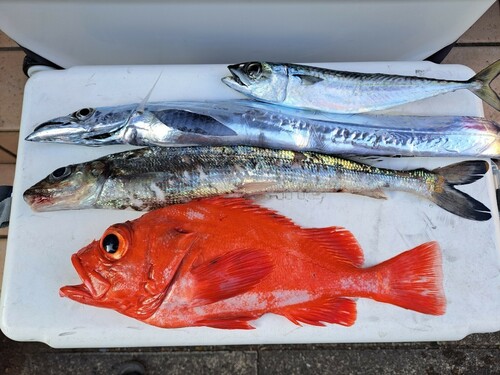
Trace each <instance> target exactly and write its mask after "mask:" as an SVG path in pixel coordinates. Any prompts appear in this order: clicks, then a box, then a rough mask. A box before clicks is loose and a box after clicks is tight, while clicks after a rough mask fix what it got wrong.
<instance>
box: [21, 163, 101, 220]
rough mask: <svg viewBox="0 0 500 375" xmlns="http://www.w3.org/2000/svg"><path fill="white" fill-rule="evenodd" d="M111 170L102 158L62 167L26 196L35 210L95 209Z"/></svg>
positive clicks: (25, 194)
mask: <svg viewBox="0 0 500 375" xmlns="http://www.w3.org/2000/svg"><path fill="white" fill-rule="evenodd" d="M108 173H109V171H108V168H107V166H106V164H105V163H104V162H102V161H100V160H95V161H92V162H88V163H81V164H74V165H69V166H67V167H61V168H58V169H56V170H55V171H54V172H52V173H51V174H50V175H48V176H47V177H46V178H44V179H43V180H41V181H40V182H38V183H36V184H35V185H33V186H32V187H30V188H29V189H28V190H26V191H25V192H24V195H23V198H24V200H25V201H26V203H28V204H29V205H30V206H31V208H32V209H33V210H35V211H57V210H72V209H83V208H92V207H93V206H94V204H95V202H96V200H97V199H98V198H99V194H100V192H101V190H102V187H103V185H104V181H105V180H106V178H107V176H108Z"/></svg>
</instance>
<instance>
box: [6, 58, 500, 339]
mask: <svg viewBox="0 0 500 375" xmlns="http://www.w3.org/2000/svg"><path fill="white" fill-rule="evenodd" d="M321 65H322V66H325V67H330V68H336V69H346V70H358V71H366V72H386V73H396V74H409V75H425V76H428V77H436V78H447V79H467V78H469V77H470V76H472V75H473V72H472V71H471V70H470V69H469V68H466V67H463V66H457V65H435V64H432V63H425V62H414V63H403V62H399V63H386V62H384V63H350V64H347V63H345V64H340V63H337V64H321ZM226 74H227V70H226V65H170V66H109V67H102V66H86V67H76V68H71V69H68V70H65V71H46V72H39V73H36V74H35V75H34V76H33V77H32V78H30V79H29V81H28V84H27V86H26V90H25V97H24V106H23V113H22V124H21V136H20V139H21V140H20V145H19V153H18V159H17V168H16V177H15V183H14V192H13V206H12V214H11V224H10V232H9V239H8V247H7V256H6V263H5V273H4V280H3V287H2V295H1V304H0V315H1V321H0V323H1V329H2V331H3V332H4V333H5V334H6V335H7V336H8V337H10V338H12V339H14V340H20V341H42V342H45V343H47V344H49V345H51V346H53V347H66V348H68V347H116V346H126V347H131V346H155V345H215V344H217V345H226V344H264V343H334V342H391V341H422V340H433V341H434V340H458V339H461V338H463V337H464V336H466V335H467V334H469V333H473V332H492V331H496V330H499V329H500V314H499V313H498V312H499V311H500V293H499V292H500V251H499V228H500V227H499V218H498V211H497V203H496V198H495V183H494V175H493V174H492V170H491V169H490V171H489V172H488V173H487V174H486V175H485V177H484V178H482V179H480V180H478V181H476V182H474V183H473V184H471V185H466V186H463V187H462V186H461V187H460V189H461V190H463V191H465V192H467V193H468V194H470V195H472V196H473V197H474V198H476V199H478V200H480V201H481V202H483V203H484V204H486V205H487V206H488V207H489V208H490V209H491V211H492V213H493V217H492V219H490V220H489V221H486V222H475V221H470V220H466V219H462V218H460V217H457V216H455V215H453V214H450V213H448V212H446V211H444V210H442V209H441V208H439V207H437V206H436V205H434V204H432V203H431V202H429V201H426V200H423V199H420V198H418V197H416V196H413V195H410V194H406V193H402V192H391V193H389V199H388V200H376V199H372V198H368V197H363V196H356V195H350V194H340V193H331V194H270V195H268V196H267V197H266V198H265V199H264V200H262V201H261V203H263V204H264V205H265V206H267V207H270V208H273V209H276V210H278V211H279V212H280V213H282V214H284V215H286V216H288V217H290V218H291V219H293V220H294V221H295V222H296V223H298V224H300V225H303V226H306V227H325V226H331V225H336V226H344V227H346V228H347V229H349V230H350V231H352V232H353V234H354V235H355V237H356V238H357V239H358V240H359V242H360V244H361V246H362V248H363V249H364V253H365V258H366V263H365V266H371V265H375V264H377V263H380V262H382V261H384V260H386V259H388V258H390V257H392V256H395V255H396V254H399V253H401V252H403V251H405V250H407V249H410V248H413V247H415V246H417V245H419V244H421V243H424V242H426V241H430V240H436V241H438V242H439V244H440V246H441V249H442V256H443V269H444V289H445V293H446V298H447V302H448V306H447V311H446V314H445V315H443V316H429V315H424V314H419V313H416V312H413V311H409V310H405V309H402V308H399V307H396V306H393V305H389V304H383V303H379V302H375V301H372V300H368V299H359V300H358V302H357V304H358V318H357V321H356V323H355V324H354V325H353V326H352V327H342V326H338V325H327V326H326V327H313V326H308V325H304V326H302V327H299V326H296V325H294V324H292V323H291V322H289V321H287V320H286V319H285V318H283V317H280V316H277V315H272V314H267V315H265V316H263V317H262V318H260V319H258V320H256V321H255V322H254V323H253V324H254V325H255V326H256V329H255V330H250V331H242V330H222V329H213V328H205V327H197V328H182V329H161V328H157V327H153V326H149V325H146V324H144V323H142V322H140V321H137V320H134V319H132V318H129V317H126V316H124V315H120V314H119V313H117V312H115V311H113V310H107V309H102V308H97V307H92V306H87V305H83V304H79V303H77V302H74V301H72V300H70V299H68V298H61V297H59V288H60V287H61V286H63V285H69V284H77V283H79V282H80V280H79V278H78V275H77V273H76V272H75V270H74V269H73V266H72V265H71V262H70V257H71V254H73V253H75V252H76V251H77V250H79V249H80V248H82V247H83V246H85V245H87V244H88V243H89V242H91V241H92V240H93V239H96V238H99V237H100V236H101V234H102V233H103V231H104V230H105V229H106V228H107V227H108V226H109V225H111V224H114V223H117V222H123V221H125V220H128V219H133V218H137V217H139V216H140V215H141V213H138V212H132V211H113V210H81V211H65V212H45V213H37V212H34V211H32V210H31V209H30V207H29V206H28V205H27V204H26V203H25V202H24V201H23V199H22V194H23V192H24V190H25V189H27V188H28V187H30V186H31V185H32V184H34V183H35V182H37V181H39V180H40V179H42V178H44V177H45V176H46V175H48V174H49V173H51V172H52V171H53V170H54V169H56V168H58V167H60V166H63V165H66V164H71V163H76V162H82V161H86V160H90V159H94V158H97V157H100V156H102V155H105V154H109V153H113V152H119V151H122V150H126V149H130V148H131V147H127V146H118V147H113V146H106V147H102V148H87V147H82V146H74V145H61V144H39V143H31V142H26V141H24V140H23V139H24V137H25V136H26V135H28V134H29V133H30V132H31V131H32V130H33V128H34V126H35V125H36V124H37V123H40V122H42V121H46V120H48V119H50V118H53V117H57V116H60V115H65V114H67V113H70V112H72V111H75V110H76V109H79V108H82V107H87V106H106V105H116V104H125V103H134V102H139V101H141V100H142V99H143V98H144V97H145V96H146V95H147V94H148V92H149V91H150V90H151V88H152V87H153V85H154V83H155V82H156V80H157V79H158V78H159V81H158V83H157V85H156V87H155V88H154V90H153V92H152V97H151V98H150V100H151V101H161V100H209V99H231V98H239V97H240V95H239V94H238V93H236V92H233V91H232V90H231V89H229V88H228V87H226V86H225V85H223V84H222V83H221V82H220V78H221V77H222V76H224V75H226ZM389 112H390V113H393V114H422V115H474V116H482V115H483V111H482V104H481V101H480V100H479V99H478V98H476V97H475V96H474V95H473V94H471V93H470V92H468V91H459V92H455V93H450V94H446V95H442V96H439V97H435V98H432V99H428V100H424V101H420V102H417V103H413V104H409V105H406V106H401V107H398V108H395V109H392V110H390V111H389ZM456 161H458V160H457V159H452V158H395V159H390V158H388V159H385V160H383V161H381V162H379V163H378V165H380V166H386V167H391V168H416V167H425V168H429V169H432V168H435V167H438V166H441V165H446V164H450V163H453V162H456Z"/></svg>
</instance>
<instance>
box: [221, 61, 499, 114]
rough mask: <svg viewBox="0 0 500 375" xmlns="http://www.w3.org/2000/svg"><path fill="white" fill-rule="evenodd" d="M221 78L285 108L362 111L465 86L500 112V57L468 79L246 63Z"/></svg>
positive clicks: (235, 87) (254, 96)
mask: <svg viewBox="0 0 500 375" xmlns="http://www.w3.org/2000/svg"><path fill="white" fill-rule="evenodd" d="M228 69H229V70H230V72H231V74H232V75H231V76H228V77H224V78H223V79H222V81H223V82H224V83H225V84H226V85H228V86H229V87H231V88H233V89H235V90H236V91H239V92H240V93H242V94H244V95H246V96H249V97H252V98H255V99H257V100H262V101H265V102H268V103H275V104H279V105H283V106H288V107H295V108H307V109H316V110H320V111H326V112H332V113H362V112H369V111H375V110H381V109H386V108H390V107H394V106H397V105H400V104H405V103H409V102H414V101H417V100H420V99H425V98H430V97H432V96H436V95H439V94H444V93H447V92H451V91H455V90H460V89H467V90H470V91H472V92H473V93H474V94H476V95H477V96H479V97H480V98H481V99H482V100H484V101H485V102H486V103H488V104H489V105H491V106H492V107H493V108H495V109H497V110H500V98H499V97H498V94H497V93H495V92H494V91H493V90H492V89H491V87H490V83H491V81H492V80H494V79H495V77H496V76H498V74H499V73H500V60H498V61H496V62H494V63H493V64H491V65H490V66H489V67H487V68H486V69H484V70H482V71H481V72H479V73H478V74H476V75H475V76H474V77H472V78H471V79H469V80H467V81H452V80H444V79H432V78H420V77H413V76H401V75H392V74H380V73H358V72H346V71H339V70H330V69H323V68H317V67H313V66H307V65H297V64H282V63H270V62H247V63H241V64H235V65H229V66H228Z"/></svg>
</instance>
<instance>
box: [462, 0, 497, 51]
mask: <svg viewBox="0 0 500 375" xmlns="http://www.w3.org/2000/svg"><path fill="white" fill-rule="evenodd" d="M458 43H500V3H499V2H498V0H497V1H496V2H495V3H494V4H493V5H492V6H491V7H490V9H488V10H487V11H486V13H484V14H483V15H482V17H481V18H480V19H478V20H477V21H476V23H474V25H472V26H471V27H470V28H469V30H467V31H466V32H465V33H464V35H462V36H461V37H460V39H459V40H458Z"/></svg>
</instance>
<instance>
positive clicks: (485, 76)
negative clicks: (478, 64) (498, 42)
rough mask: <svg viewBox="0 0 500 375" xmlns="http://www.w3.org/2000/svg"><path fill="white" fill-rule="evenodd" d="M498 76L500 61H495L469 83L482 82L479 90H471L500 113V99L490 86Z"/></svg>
mask: <svg viewBox="0 0 500 375" xmlns="http://www.w3.org/2000/svg"><path fill="white" fill-rule="evenodd" d="M498 74H500V60H497V61H495V62H494V63H493V64H491V65H490V66H488V67H486V68H484V69H483V70H481V71H480V72H479V73H477V74H476V75H475V76H474V77H472V78H471V79H470V80H469V81H468V82H471V83H473V82H480V83H481V86H480V87H479V88H471V89H470V90H471V91H472V92H473V93H474V94H476V95H477V96H479V97H480V98H481V99H482V100H484V101H485V102H486V103H488V104H489V105H491V106H492V107H493V108H495V109H496V110H497V111H500V97H499V96H498V94H497V93H496V92H495V91H493V89H492V88H491V86H490V84H491V81H493V80H494V79H495V78H496V77H497V76H498Z"/></svg>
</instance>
